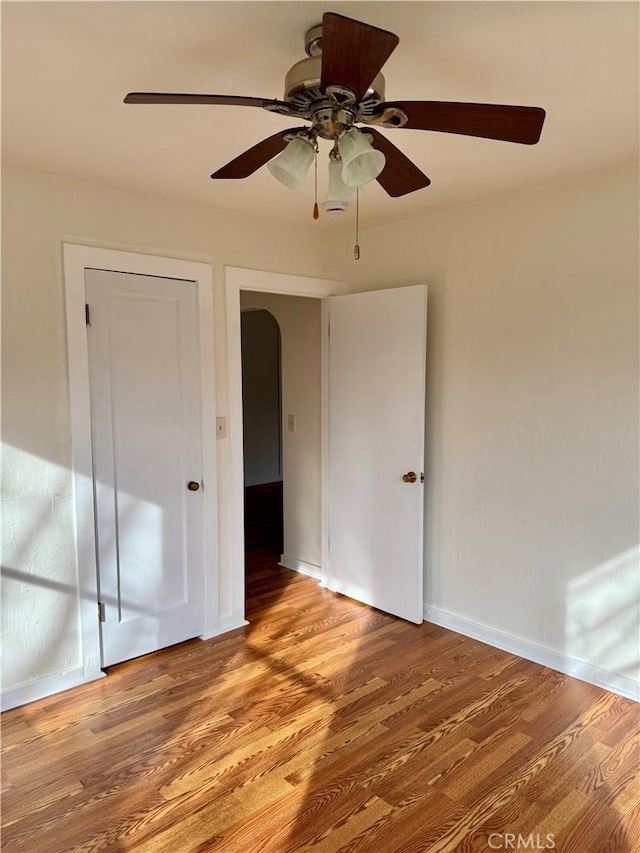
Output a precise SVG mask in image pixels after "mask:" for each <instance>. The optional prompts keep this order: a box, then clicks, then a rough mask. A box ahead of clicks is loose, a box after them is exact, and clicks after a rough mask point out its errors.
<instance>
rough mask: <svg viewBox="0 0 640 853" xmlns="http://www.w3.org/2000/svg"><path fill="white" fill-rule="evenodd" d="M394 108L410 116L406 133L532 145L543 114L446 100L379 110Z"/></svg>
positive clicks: (405, 103)
mask: <svg viewBox="0 0 640 853" xmlns="http://www.w3.org/2000/svg"><path fill="white" fill-rule="evenodd" d="M385 107H397V108H399V109H401V110H403V111H404V112H405V113H406V114H407V115H408V117H409V121H408V122H407V124H405V125H404V127H405V128H408V129H409V130H438V131H442V132H443V133H461V134H463V135H464V136H481V137H484V138H485V139H501V140H503V141H504V142H521V143H523V144H524V145H535V143H536V142H537V141H538V140H539V139H540V134H541V132H542V125H543V124H544V118H545V111H544V110H543V109H542V108H541V107H512V106H505V105H503V104H459V103H451V102H447V101H394V102H393V104H391V103H389V104H380V107H379V109H380V110H382V109H384V108H385Z"/></svg>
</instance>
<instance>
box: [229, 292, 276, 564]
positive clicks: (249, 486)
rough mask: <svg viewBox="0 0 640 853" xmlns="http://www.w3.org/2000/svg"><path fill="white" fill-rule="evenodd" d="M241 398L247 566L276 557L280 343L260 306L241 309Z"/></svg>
mask: <svg viewBox="0 0 640 853" xmlns="http://www.w3.org/2000/svg"><path fill="white" fill-rule="evenodd" d="M240 325H241V339H242V401H243V413H242V414H243V420H242V428H243V437H244V441H243V458H244V538H245V561H246V570H247V572H249V571H250V570H251V567H252V566H254V565H255V564H256V563H259V562H260V560H261V559H270V560H274V559H275V560H276V561H279V560H280V556H281V554H282V552H283V548H284V514H283V500H282V342H281V333H280V326H279V325H278V321H277V320H276V318H275V317H274V315H273V314H272V313H271V312H270V311H267V310H266V309H264V308H243V309H242V310H241V316H240Z"/></svg>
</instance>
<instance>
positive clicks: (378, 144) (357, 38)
mask: <svg viewBox="0 0 640 853" xmlns="http://www.w3.org/2000/svg"><path fill="white" fill-rule="evenodd" d="M398 42H399V39H398V36H396V35H394V34H393V33H391V32H387V31H386V30H382V29H379V28H378V27H374V26H371V25H370V24H365V23H362V22H360V21H355V20H353V19H351V18H346V17H344V16H342V15H338V14H335V13H333V12H326V13H325V14H324V15H323V17H322V24H319V25H317V26H315V27H313V28H312V29H310V30H309V31H308V32H307V34H306V38H305V50H306V53H307V58H306V59H303V60H302V61H300V62H297V63H296V64H295V65H294V66H293V67H292V68H291V69H290V70H289V71H288V73H287V75H286V78H285V93H284V100H273V99H268V98H252V97H236V96H234V95H196V94H191V95H190V94H162V93H156V92H131V93H129V94H128V95H127V96H126V97H125V99H124V102H125V103H127V104H210V105H226V106H239V107H261V108H262V109H264V110H267V111H268V112H274V113H280V114H281V115H285V116H290V117H292V118H295V119H298V120H304V121H307V122H310V126H309V127H307V126H302V127H292V128H288V129H287V130H282V131H279V132H278V133H275V134H274V135H273V136H270V137H268V138H267V139H263V140H262V141H261V142H258V144H257V145H254V146H253V147H252V148H249V149H248V150H247V151H245V152H243V153H242V154H240V155H239V156H238V157H236V158H235V159H234V160H232V161H231V162H230V163H227V164H226V165H225V166H222V167H221V168H220V169H218V170H217V171H216V172H214V173H213V174H212V175H211V177H212V178H213V179H215V180H217V179H221V178H246V177H248V176H249V175H251V174H253V173H254V172H255V171H256V170H257V169H259V168H260V167H261V166H263V165H265V163H269V169H270V171H271V172H272V173H273V174H274V175H275V177H277V178H278V179H279V180H281V181H282V182H283V183H285V184H286V185H287V186H290V187H293V188H296V189H297V188H299V187H300V186H301V185H302V180H303V178H304V175H305V174H306V172H307V170H308V168H309V166H310V165H311V162H312V161H313V157H314V154H315V152H317V139H318V137H320V138H321V139H327V140H330V141H333V143H334V146H333V149H332V152H331V154H330V155H329V157H330V193H329V195H331V181H332V177H331V165H332V164H334V165H335V164H338V166H337V168H336V169H334V173H335V174H334V177H335V186H334V190H335V191H334V193H333V194H334V195H336V194H338V195H340V192H342V193H343V195H344V194H345V192H346V190H348V189H350V190H351V191H352V192H355V189H354V188H356V187H359V186H362V185H363V184H364V183H367V182H369V181H371V180H373V179H374V178H375V179H376V180H377V181H378V183H379V184H380V185H381V186H382V187H383V189H384V190H385V191H386V192H387V193H388V194H389V195H390V196H394V197H397V196H402V195H406V194H407V193H411V192H414V191H415V190H419V189H422V188H423V187H427V186H428V185H429V184H430V183H431V182H430V180H429V178H428V177H427V176H426V175H425V174H424V173H423V172H422V171H421V170H420V169H419V168H418V167H417V166H416V165H415V164H414V163H413V162H412V161H411V160H409V158H408V157H406V156H405V155H404V154H403V153H402V151H400V149H399V148H397V147H396V146H395V145H394V144H393V143H392V142H390V141H389V140H388V139H387V137H386V136H384V135H383V134H382V133H380V132H379V131H378V130H377V129H376V128H378V127H383V128H390V129H399V128H406V129H408V130H433V131H440V132H444V133H457V134H463V135H465V136H478V137H482V138H485V139H498V140H503V141H505V142H519V143H523V144H525V145H534V144H535V143H536V142H537V141H538V140H539V138H540V134H541V132H542V125H543V123H544V118H545V111H544V110H543V109H541V108H540V107H522V106H506V105H501V104H468V103H455V102H447V101H385V80H384V77H383V76H382V74H381V69H382V67H383V65H384V64H385V62H386V61H387V59H388V58H389V57H390V56H391V54H392V52H393V51H394V50H395V48H396V47H397V45H398ZM361 124H362V125H366V129H365V130H364V131H363V130H361V129H360V128H359V127H358V125H361ZM285 149H286V150H285ZM276 155H280V157H277V158H276ZM273 158H276V160H275V161H274V160H273ZM269 161H273V162H269ZM278 161H280V165H278ZM341 161H342V162H341ZM338 172H339V174H338ZM336 187H337V189H336ZM345 206H346V205H345ZM338 209H344V207H343V208H338ZM314 215H315V214H314Z"/></svg>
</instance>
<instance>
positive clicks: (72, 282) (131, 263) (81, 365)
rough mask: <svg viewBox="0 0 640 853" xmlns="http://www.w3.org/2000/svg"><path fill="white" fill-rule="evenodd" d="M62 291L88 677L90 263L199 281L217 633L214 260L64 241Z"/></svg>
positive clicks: (93, 569)
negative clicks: (87, 317)
mask: <svg viewBox="0 0 640 853" xmlns="http://www.w3.org/2000/svg"><path fill="white" fill-rule="evenodd" d="M62 248H63V265H64V289H65V307H66V330H67V363H68V370H69V403H70V426H71V460H72V461H71V474H72V482H73V511H74V519H73V520H74V526H75V530H74V533H75V536H74V538H75V550H76V563H77V568H78V591H79V596H80V623H81V644H82V661H83V678H84V680H91V679H92V678H100V677H101V676H102V675H103V673H102V670H101V646H100V625H99V622H98V617H97V608H98V565H97V559H96V539H95V524H94V501H93V453H92V442H91V408H90V396H89V348H88V341H87V329H86V321H85V308H84V306H85V280H84V272H85V269H87V268H90V269H98V270H106V271H112V272H123V273H133V274H138V275H151V276H159V277H162V278H174V279H182V280H184V281H192V282H195V284H196V292H197V304H198V324H199V337H200V341H199V344H200V393H201V405H202V479H203V482H204V484H205V486H206V485H207V484H210V486H209V488H208V489H207V488H205V489H204V492H203V501H204V513H203V514H204V529H203V540H204V541H203V569H204V584H205V589H204V596H205V619H204V632H203V636H206V635H209V634H213V633H216V632H217V630H218V628H219V612H218V599H219V596H218V583H219V579H218V507H217V460H216V427H215V424H216V384H215V348H214V325H213V272H212V268H211V266H210V265H209V264H205V263H200V262H196V261H186V260H180V259H177V258H166V257H160V256H156V255H143V254H138V253H136V252H125V251H119V250H115V249H104V248H99V247H96V246H86V245H81V244H77V243H63V246H62Z"/></svg>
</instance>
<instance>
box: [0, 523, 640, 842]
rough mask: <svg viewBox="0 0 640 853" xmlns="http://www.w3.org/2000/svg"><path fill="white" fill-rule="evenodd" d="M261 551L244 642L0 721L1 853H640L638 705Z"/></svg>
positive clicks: (174, 656)
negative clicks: (516, 852) (394, 612)
mask: <svg viewBox="0 0 640 853" xmlns="http://www.w3.org/2000/svg"><path fill="white" fill-rule="evenodd" d="M259 538H260V537H255V541H253V546H252V550H251V552H250V553H249V555H248V574H247V580H248V589H249V594H248V602H249V613H248V618H249V619H250V622H251V624H250V625H249V626H248V627H246V628H243V629H239V630H237V631H234V632H233V633H231V634H229V635H226V636H224V637H221V638H218V639H214V640H209V641H206V642H202V641H200V640H193V641H190V642H188V643H184V644H182V645H180V646H175V647H173V648H170V649H167V650H165V651H162V652H158V653H156V654H153V655H149V656H147V657H144V658H140V659H137V660H134V661H130V662H128V663H125V664H120V665H118V666H114V667H112V668H111V669H110V670H109V676H108V678H105V679H103V680H102V681H99V682H95V683H93V684H89V685H86V686H83V687H79V688H77V689H74V690H71V691H68V692H66V693H62V694H60V695H58V696H54V697H51V698H48V699H44V700H41V701H39V702H35V703H33V704H31V705H28V706H25V707H23V708H18V709H15V710H13V711H9V712H7V713H6V714H4V717H3V752H4V761H3V773H4V789H3V791H4V793H3V809H2V817H3V823H4V829H3V837H2V849H3V851H4V853H17V851H24V853H69V851H87V853H88V851H92V853H97V851H114V853H115V851H137V853H206V852H207V851H220V853H293V851H314V853H320V852H321V851H322V853H355V851H363V853H374V851H375V853H393V851H398V853H400V851H402V853H412V851H425V853H426V851H429V853H444V852H445V851H447V853H453V851H488V850H492V849H515V848H514V847H513V846H512V847H509V846H508V845H507V846H505V844H506V843H507V842H509V841H510V837H509V836H505V833H512V834H513V838H515V839H516V840H517V836H518V835H521V836H523V838H524V840H526V841H527V844H528V849H532V847H533V845H534V842H535V844H536V845H537V848H538V849H540V848H542V847H544V846H546V848H547V849H551V845H552V843H553V845H555V849H557V850H560V851H562V853H606V851H609V853H631V851H635V850H638V849H640V848H639V847H638V842H637V840H636V839H638V838H639V837H640V833H639V832H638V817H639V811H638V809H639V797H640V795H639V789H638V784H637V778H636V771H637V769H638V755H639V740H638V734H639V728H638V708H637V705H635V704H634V703H633V702H631V701H629V700H626V699H623V698H620V697H618V696H615V695H613V694H611V693H607V692H605V691H603V690H601V689H599V688H597V687H593V686H591V685H589V684H585V683H583V682H581V681H577V680H574V679H571V678H568V677H566V676H563V675H560V674H558V673H557V672H553V671H552V670H549V669H545V668H543V667H540V666H538V665H535V664H533V663H529V662H527V661H524V660H521V659H519V658H517V657H514V656H512V655H509V654H506V653H504V652H501V651H498V650H496V649H493V648H491V647H489V646H486V645H483V644H481V643H479V642H476V641H474V640H470V639H467V638H465V637H463V636H461V635H459V634H455V633H452V632H450V631H447V630H445V629H443V628H439V627H436V626H434V625H430V624H428V623H425V624H423V625H422V626H416V625H412V624H408V623H404V622H401V621H399V620H398V619H395V618H393V617H390V616H387V615H385V614H383V613H379V612H376V611H374V610H371V609H370V608H368V607H366V606H364V605H360V604H357V603H354V602H353V601H350V600H349V599H346V598H343V597H341V596H338V595H335V594H332V593H331V592H329V591H328V590H326V589H322V588H320V587H319V586H318V585H317V583H316V582H315V581H313V580H311V579H309V578H306V577H303V576H301V575H298V574H296V573H294V572H291V571H289V570H286V569H281V568H279V567H278V565H277V558H278V553H279V550H278V547H277V543H276V544H274V543H273V541H271V542H270V541H269V537H268V536H266V537H264V538H263V540H262V542H260V541H258V540H259ZM500 845H502V846H500Z"/></svg>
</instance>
